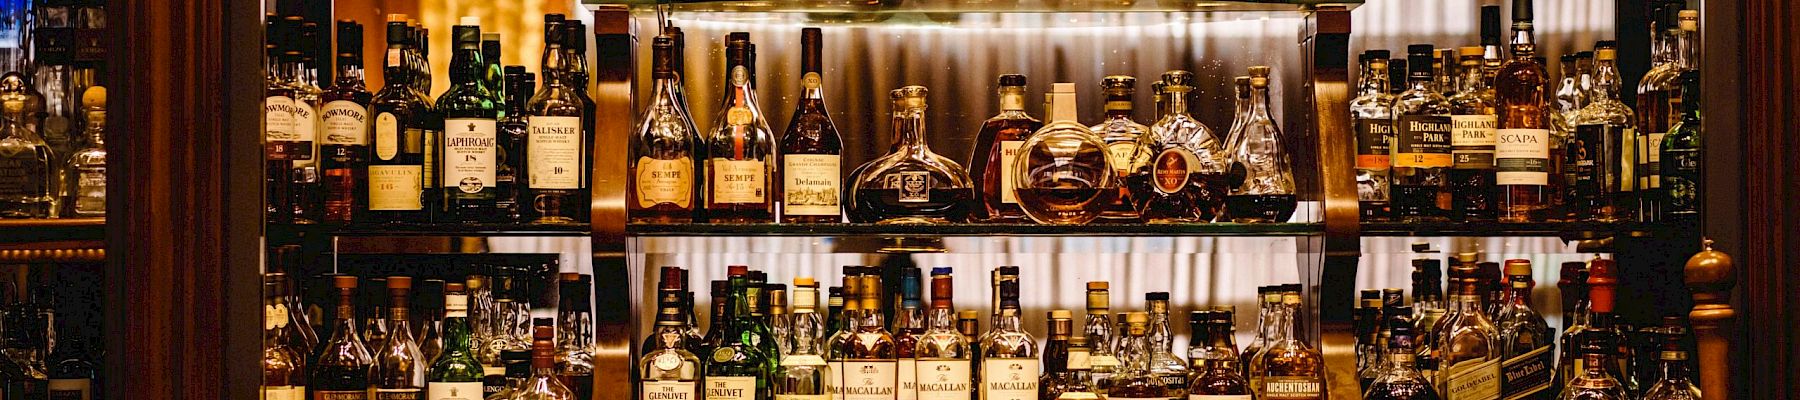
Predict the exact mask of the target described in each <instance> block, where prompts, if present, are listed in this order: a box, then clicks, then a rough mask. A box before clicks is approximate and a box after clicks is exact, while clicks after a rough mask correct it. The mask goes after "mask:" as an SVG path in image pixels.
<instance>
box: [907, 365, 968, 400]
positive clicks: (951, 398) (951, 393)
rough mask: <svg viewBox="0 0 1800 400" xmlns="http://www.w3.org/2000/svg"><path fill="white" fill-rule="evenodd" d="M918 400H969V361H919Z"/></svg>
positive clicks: (917, 368) (917, 369)
mask: <svg viewBox="0 0 1800 400" xmlns="http://www.w3.org/2000/svg"><path fill="white" fill-rule="evenodd" d="M914 369H915V370H916V371H918V377H919V383H918V389H919V390H918V392H919V393H918V396H919V400H969V394H970V389H971V388H970V387H969V385H970V380H969V360H919V361H918V362H917V366H916V368H914Z"/></svg>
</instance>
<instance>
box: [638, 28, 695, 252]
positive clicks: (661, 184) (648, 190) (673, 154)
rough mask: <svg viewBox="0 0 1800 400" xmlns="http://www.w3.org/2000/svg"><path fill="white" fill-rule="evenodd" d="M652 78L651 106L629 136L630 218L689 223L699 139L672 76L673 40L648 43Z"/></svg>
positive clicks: (693, 199)
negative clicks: (630, 155)
mask: <svg viewBox="0 0 1800 400" xmlns="http://www.w3.org/2000/svg"><path fill="white" fill-rule="evenodd" d="M651 48H652V50H651V52H652V53H651V54H652V55H651V60H652V68H651V73H650V76H651V78H653V79H655V85H654V86H655V88H654V89H653V90H652V91H651V98H650V105H649V106H647V107H645V109H644V114H643V115H644V117H643V119H642V120H639V121H638V129H637V135H635V136H633V137H632V146H631V150H632V157H631V165H630V166H629V168H630V170H631V172H629V173H627V175H628V176H629V177H630V182H631V188H630V189H629V190H626V191H625V195H626V196H627V199H626V204H627V205H629V206H630V207H631V209H630V216H631V221H632V222H661V223H680V222H692V221H693V220H694V213H695V211H696V210H697V209H698V208H699V207H698V206H699V193H700V192H699V191H698V190H697V189H698V186H699V182H702V181H704V179H702V178H700V177H698V176H697V175H696V173H697V172H699V171H701V168H700V165H699V159H700V158H701V156H700V154H699V146H700V139H699V136H698V132H699V131H698V130H696V129H694V120H693V118H692V117H691V116H690V114H689V113H688V109H687V103H684V102H682V101H681V97H680V96H679V95H680V92H679V90H680V85H681V81H679V80H677V76H676V75H675V68H676V65H675V64H674V62H675V61H674V59H675V54H674V52H675V51H674V40H673V39H672V38H670V37H668V36H666V35H664V36H657V37H656V39H655V40H654V41H653V43H652V44H651Z"/></svg>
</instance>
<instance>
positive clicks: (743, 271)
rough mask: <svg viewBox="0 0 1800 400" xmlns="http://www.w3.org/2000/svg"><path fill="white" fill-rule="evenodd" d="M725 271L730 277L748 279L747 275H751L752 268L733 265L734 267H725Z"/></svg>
mask: <svg viewBox="0 0 1800 400" xmlns="http://www.w3.org/2000/svg"><path fill="white" fill-rule="evenodd" d="M725 271H726V272H725V274H726V275H728V276H734V277H735V276H746V277H747V275H749V274H750V267H748V266H743V265H732V266H727V267H725Z"/></svg>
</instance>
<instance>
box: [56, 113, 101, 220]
mask: <svg viewBox="0 0 1800 400" xmlns="http://www.w3.org/2000/svg"><path fill="white" fill-rule="evenodd" d="M81 108H82V110H83V113H84V116H85V118H86V121H87V122H86V123H84V124H82V126H81V133H82V135H83V136H85V137H87V141H86V142H84V144H85V145H84V146H83V147H82V148H81V150H76V151H75V152H74V153H72V154H69V162H68V164H67V165H65V166H64V167H63V184H62V187H63V188H64V190H66V191H68V193H69V197H68V199H66V200H64V201H65V202H67V203H68V204H69V212H68V213H67V214H65V215H68V216H72V217H105V216H106V88H105V87H102V86H89V87H88V90H87V93H83V94H82V95H81Z"/></svg>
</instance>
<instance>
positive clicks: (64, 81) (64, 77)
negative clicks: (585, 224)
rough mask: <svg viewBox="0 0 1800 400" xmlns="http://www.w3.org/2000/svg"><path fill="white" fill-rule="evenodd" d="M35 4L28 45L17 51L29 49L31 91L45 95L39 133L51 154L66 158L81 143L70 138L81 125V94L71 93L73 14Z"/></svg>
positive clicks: (65, 9)
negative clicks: (73, 129) (28, 47)
mask: <svg viewBox="0 0 1800 400" xmlns="http://www.w3.org/2000/svg"><path fill="white" fill-rule="evenodd" d="M34 3H35V4H31V13H32V14H34V15H33V21H32V23H31V26H30V28H29V29H30V36H26V37H28V38H30V39H31V42H30V43H20V44H21V45H23V46H20V47H24V46H30V47H31V49H32V53H33V54H32V57H31V62H32V63H33V64H35V65H32V66H30V67H29V68H32V71H31V79H29V80H30V81H31V82H32V83H34V86H33V87H32V90H34V91H37V92H39V93H43V94H44V109H43V111H44V112H45V113H44V114H43V116H42V117H41V120H42V123H41V124H40V126H39V127H38V129H40V130H41V132H40V133H42V136H43V137H44V141H45V142H47V143H49V144H50V148H51V151H54V152H56V153H57V154H69V153H70V152H72V151H74V150H75V145H77V144H79V143H80V141H81V138H79V137H75V136H74V135H73V134H74V132H73V131H72V128H75V127H77V126H78V125H79V124H80V121H79V118H78V117H79V112H80V110H79V109H78V106H79V105H80V104H79V103H78V101H79V100H80V96H81V94H82V92H77V91H73V90H70V89H71V86H72V85H71V83H72V82H71V79H70V78H71V76H70V74H71V72H72V71H71V69H72V68H71V64H72V63H73V61H74V60H73V54H72V53H73V52H74V47H75V46H74V43H73V42H75V24H76V21H75V19H76V14H75V11H74V10H72V8H73V7H67V6H64V5H61V4H57V3H51V2H34ZM20 5H21V6H23V5H24V3H21V4H20ZM21 72H23V71H21Z"/></svg>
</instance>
